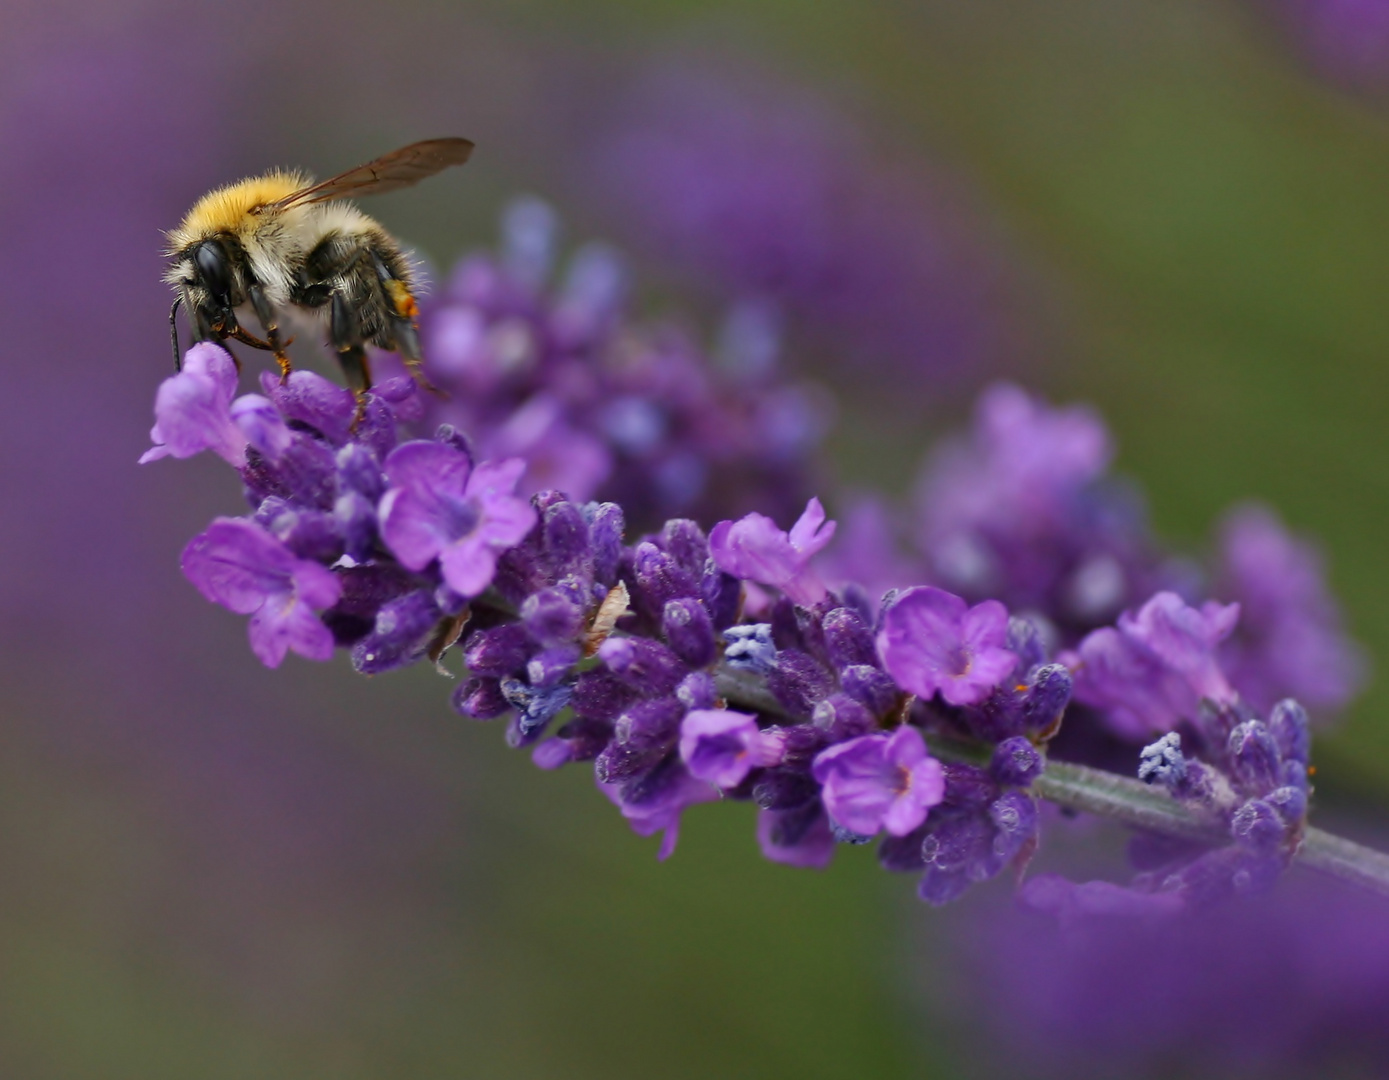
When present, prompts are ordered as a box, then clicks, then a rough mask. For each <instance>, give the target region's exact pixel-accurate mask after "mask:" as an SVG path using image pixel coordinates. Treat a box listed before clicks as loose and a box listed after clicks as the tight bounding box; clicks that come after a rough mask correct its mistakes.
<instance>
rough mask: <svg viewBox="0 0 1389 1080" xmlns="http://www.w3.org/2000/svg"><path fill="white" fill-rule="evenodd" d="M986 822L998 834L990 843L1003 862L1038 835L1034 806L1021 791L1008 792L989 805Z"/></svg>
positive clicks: (1033, 801)
mask: <svg viewBox="0 0 1389 1080" xmlns="http://www.w3.org/2000/svg"><path fill="white" fill-rule="evenodd" d="M989 820H990V821H992V822H993V824H994V828H995V829H997V830H998V832H997V833H996V834H995V836H994V840H993V852H994V854H995V855H996V856H998V858H1000V859H1002V860H1003V861H1004V862H1005V863H1007V862H1010V861H1012V859H1013V858H1014V856H1016V855H1017V854H1018V852H1020V851H1021V850H1022V849H1023V847H1024V846H1025V845H1026V844H1027V842H1028V841H1029V840H1031V839H1032V838H1033V837H1034V836H1036V835H1037V803H1036V801H1035V800H1034V799H1033V798H1032V796H1031V795H1028V794H1026V793H1024V792H1021V791H1010V792H1007V793H1006V794H1004V795H1003V796H1002V797H1001V798H999V799H996V800H995V801H994V802H993V803H991V804H990V806H989Z"/></svg>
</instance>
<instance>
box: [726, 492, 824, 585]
mask: <svg viewBox="0 0 1389 1080" xmlns="http://www.w3.org/2000/svg"><path fill="white" fill-rule="evenodd" d="M834 529H835V523H834V522H833V521H830V522H826V521H825V508H824V507H823V506H821V505H820V500H819V499H811V500H810V502H808V503H806V507H805V512H804V513H802V514H801V516H800V520H799V521H797V522H796V524H795V525H793V526H791V531H790V532H789V533H787V532H784V531H782V530H781V529H778V528H777V526H776V522H774V521H773V520H772V519H771V518H769V517H767V516H766V515H765V514H757V513H752V514H748V515H747V516H746V517H744V518H740V519H739V520H738V521H720V522H719V523H718V524H717V525H715V526H714V528H713V531H712V532H710V533H709V553H710V555H712V556H713V559H714V564H715V565H716V566H717V567H718V568H719V569H720V570H723V571H724V572H725V573H729V574H732V575H733V576H734V577H738V578H743V579H745V580H747V581H755V582H757V583H758V584H760V585H771V586H774V587H775V588H778V589H780V590H781V591H782V592H784V593H785V594H786V595H787V596H789V597H790V598H791V599H792V600H793V601H794V602H795V603H797V604H800V605H801V606H803V607H809V606H810V605H812V604H816V603H819V602H820V601H821V600H823V599H824V598H825V586H824V583H823V582H821V580H820V578H819V576H818V575H817V574H816V573H815V572H814V571H813V570H812V569H811V568H810V560H811V558H813V557H814V556H815V554H816V553H817V552H819V551H820V549H821V548H823V547H824V546H825V545H826V544H828V543H829V542H830V540H831V539H832V538H833V537H834Z"/></svg>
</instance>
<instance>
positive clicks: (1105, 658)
mask: <svg viewBox="0 0 1389 1080" xmlns="http://www.w3.org/2000/svg"><path fill="white" fill-rule="evenodd" d="M1238 618H1239V605H1238V604H1229V605H1221V604H1217V603H1215V602H1214V601H1208V602H1207V603H1205V604H1204V605H1202V606H1201V607H1200V608H1199V609H1197V608H1193V607H1190V606H1189V605H1187V604H1186V603H1185V602H1184V601H1183V600H1182V599H1181V597H1179V596H1177V595H1176V594H1174V593H1158V594H1157V595H1156V596H1154V597H1153V598H1152V599H1151V600H1149V601H1148V602H1147V603H1146V604H1144V605H1143V607H1142V608H1140V609H1139V611H1138V613H1137V614H1136V615H1135V614H1132V613H1130V612H1125V613H1124V614H1123V615H1121V616H1120V617H1119V624H1118V627H1117V628H1113V627H1105V628H1104V629H1101V630H1096V631H1095V632H1094V633H1092V634H1090V635H1089V636H1088V637H1087V638H1086V639H1085V640H1084V641H1083V642H1081V645H1080V649H1079V650H1078V652H1077V653H1076V654H1074V655H1073V656H1072V657H1071V658H1070V659H1069V660H1068V661H1067V662H1068V663H1070V664H1071V666H1072V668H1073V670H1074V673H1075V698H1076V700H1077V701H1080V702H1082V703H1084V704H1086V705H1090V706H1092V707H1094V708H1096V709H1098V710H1100V711H1101V712H1102V713H1103V715H1104V716H1105V718H1106V720H1107V721H1108V723H1109V724H1110V725H1111V726H1112V727H1113V728H1114V729H1115V730H1116V731H1117V732H1118V733H1119V734H1121V735H1124V736H1127V737H1130V738H1135V739H1138V738H1145V737H1147V736H1148V735H1152V734H1156V733H1160V732H1164V731H1170V730H1172V728H1173V727H1175V726H1176V725H1177V724H1178V723H1179V722H1180V721H1182V720H1184V719H1186V720H1189V719H1193V718H1194V717H1195V716H1196V709H1197V706H1198V705H1199V703H1200V702H1201V700H1202V699H1203V698H1204V699H1207V700H1210V701H1213V702H1216V703H1218V704H1228V703H1230V702H1232V701H1233V700H1234V699H1235V696H1236V695H1235V692H1234V689H1233V688H1232V687H1231V686H1230V683H1229V680H1227V679H1226V677H1225V675H1224V673H1223V672H1222V671H1221V669H1220V665H1219V662H1218V660H1217V658H1216V650H1217V647H1218V646H1219V645H1220V643H1221V642H1222V641H1224V640H1225V638H1227V637H1228V636H1229V635H1230V633H1231V631H1232V630H1233V629H1234V627H1235V623H1236V621H1237V620H1238Z"/></svg>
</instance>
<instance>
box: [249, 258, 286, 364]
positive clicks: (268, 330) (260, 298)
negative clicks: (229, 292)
mask: <svg viewBox="0 0 1389 1080" xmlns="http://www.w3.org/2000/svg"><path fill="white" fill-rule="evenodd" d="M246 294H247V296H249V297H250V299H251V307H252V308H254V309H255V312H256V318H257V319H259V320H260V325H261V328H262V329H263V330H264V331H265V338H266V343H267V345H268V346H269V349H270V351H271V352H272V353H274V354H275V363H277V364H278V365H279V366H280V385H281V386H283V385H284V383H285V381H286V380H287V379H288V378H289V373H290V372H291V371H293V370H294V365H293V364H291V363H290V361H289V356H288V355H287V354H286V353H285V343H284V342H282V341H281V340H280V321H279V319H278V318H276V316H275V307H274V305H273V304H271V303H270V298H269V297H268V296H266V295H265V290H264V289H263V288H261V287H260V284H259V283H253V284H251V285H250V286H249V287H248V288H247V289H246Z"/></svg>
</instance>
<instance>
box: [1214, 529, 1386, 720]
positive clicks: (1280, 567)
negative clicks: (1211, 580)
mask: <svg viewBox="0 0 1389 1080" xmlns="http://www.w3.org/2000/svg"><path fill="white" fill-rule="evenodd" d="M1220 547H1221V551H1220V568H1219V571H1218V574H1217V578H1216V583H1215V587H1214V590H1213V591H1214V592H1215V593H1216V595H1218V596H1225V597H1229V598H1230V599H1233V600H1236V601H1238V602H1239V605H1240V622H1239V625H1238V626H1237V627H1236V628H1235V631H1234V633H1232V634H1231V635H1230V636H1229V637H1228V638H1227V639H1226V640H1225V641H1224V642H1223V643H1222V644H1221V646H1220V663H1221V666H1222V667H1223V668H1224V669H1225V671H1227V672H1228V673H1229V676H1230V682H1231V683H1232V684H1233V685H1234V686H1235V687H1236V689H1238V690H1239V692H1240V696H1241V697H1243V698H1244V699H1245V700H1246V701H1248V702H1249V703H1250V704H1251V705H1253V706H1254V707H1255V708H1256V709H1260V710H1266V709H1270V708H1272V707H1273V703H1274V702H1275V701H1277V700H1279V699H1280V698H1282V697H1288V696H1291V697H1295V698H1297V699H1298V700H1299V701H1302V702H1303V703H1304V704H1306V705H1307V706H1308V707H1310V708H1312V709H1326V710H1336V709H1340V708H1343V707H1344V706H1345V705H1346V704H1347V702H1349V701H1350V699H1351V698H1352V697H1353V696H1354V695H1355V693H1356V691H1357V690H1359V688H1360V687H1361V685H1362V684H1363V683H1364V681H1365V667H1366V663H1365V657H1364V654H1363V651H1362V650H1361V649H1360V648H1359V646H1358V645H1356V643H1355V642H1353V641H1351V640H1350V639H1349V638H1348V637H1347V636H1346V634H1345V631H1344V630H1343V629H1342V626H1341V615H1340V612H1339V611H1338V610H1337V606H1336V602H1335V600H1334V599H1333V598H1332V597H1331V595H1330V593H1329V591H1328V590H1327V587H1326V580H1325V576H1324V573H1323V570H1322V567H1321V560H1320V558H1319V557H1318V555H1317V552H1316V551H1315V550H1314V549H1313V548H1312V546H1311V545H1310V544H1308V543H1307V542H1305V541H1302V540H1299V539H1297V538H1296V537H1294V536H1292V535H1290V534H1289V533H1288V531H1287V530H1286V529H1285V528H1284V526H1283V524H1282V522H1280V521H1279V520H1278V518H1277V516H1276V515H1274V514H1273V512H1272V511H1270V510H1267V509H1265V508H1263V507H1259V506H1244V507H1240V508H1238V509H1236V510H1235V511H1233V512H1232V513H1230V514H1229V515H1227V517H1226V519H1225V521H1224V524H1223V526H1222V528H1221V534H1220Z"/></svg>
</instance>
